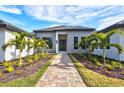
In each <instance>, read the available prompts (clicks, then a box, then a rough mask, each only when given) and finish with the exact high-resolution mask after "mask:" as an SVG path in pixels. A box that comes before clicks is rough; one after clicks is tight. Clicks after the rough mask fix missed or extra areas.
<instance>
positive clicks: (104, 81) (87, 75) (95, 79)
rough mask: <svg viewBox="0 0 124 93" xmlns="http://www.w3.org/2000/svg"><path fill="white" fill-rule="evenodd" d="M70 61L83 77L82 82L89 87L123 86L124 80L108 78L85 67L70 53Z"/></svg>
mask: <svg viewBox="0 0 124 93" xmlns="http://www.w3.org/2000/svg"><path fill="white" fill-rule="evenodd" d="M70 58H71V59H72V62H73V63H74V65H75V67H76V68H77V70H78V72H79V73H80V75H81V77H82V78H83V80H84V82H85V83H86V85H87V86H89V87H124V80H121V79H116V78H108V77H106V76H104V75H102V74H99V73H96V72H94V71H92V70H89V69H87V68H86V67H85V66H84V65H83V64H81V63H80V62H79V61H78V60H77V59H75V58H74V57H73V56H72V55H70Z"/></svg>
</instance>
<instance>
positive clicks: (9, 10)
mask: <svg viewBox="0 0 124 93" xmlns="http://www.w3.org/2000/svg"><path fill="white" fill-rule="evenodd" d="M0 11H3V12H7V13H14V14H21V13H22V12H21V10H20V9H18V8H15V7H8V6H2V5H1V6H0Z"/></svg>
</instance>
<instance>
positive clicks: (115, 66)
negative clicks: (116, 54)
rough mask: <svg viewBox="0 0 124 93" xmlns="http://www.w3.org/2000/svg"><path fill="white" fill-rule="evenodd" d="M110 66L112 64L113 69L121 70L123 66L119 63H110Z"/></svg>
mask: <svg viewBox="0 0 124 93" xmlns="http://www.w3.org/2000/svg"><path fill="white" fill-rule="evenodd" d="M111 64H112V66H113V67H114V68H115V69H121V68H123V65H122V64H121V63H120V62H117V61H112V62H111Z"/></svg>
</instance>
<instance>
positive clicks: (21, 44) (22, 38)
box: [2, 32, 29, 65]
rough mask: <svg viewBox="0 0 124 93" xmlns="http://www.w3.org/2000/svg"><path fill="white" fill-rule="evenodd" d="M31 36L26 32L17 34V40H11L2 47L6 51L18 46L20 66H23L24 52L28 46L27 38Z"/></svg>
mask: <svg viewBox="0 0 124 93" xmlns="http://www.w3.org/2000/svg"><path fill="white" fill-rule="evenodd" d="M28 36H29V34H28V33H26V32H23V33H19V34H15V39H10V40H9V41H8V42H7V43H6V44H4V45H3V46H2V49H3V50H4V51H5V50H6V48H7V47H9V46H10V47H11V46H13V45H14V46H16V48H18V49H19V65H22V51H23V49H24V48H25V46H26V42H27V40H26V37H28Z"/></svg>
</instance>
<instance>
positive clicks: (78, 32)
mask: <svg viewBox="0 0 124 93" xmlns="http://www.w3.org/2000/svg"><path fill="white" fill-rule="evenodd" d="M112 29H119V30H121V31H124V20H122V21H120V22H118V23H116V24H114V25H111V26H109V27H107V28H105V29H103V30H101V31H99V32H104V33H106V32H108V31H110V30H112ZM94 31H95V29H94V28H90V27H83V26H65V25H62V26H55V27H49V28H45V29H38V30H33V32H34V33H35V35H36V37H37V38H41V39H44V40H47V44H48V46H49V48H48V49H44V51H48V52H52V53H73V52H79V51H82V50H83V49H81V48H80V47H78V46H77V43H78V42H80V41H81V39H83V37H84V36H86V35H90V34H91V33H92V32H94ZM13 32H18V33H20V32H25V31H24V30H23V29H20V28H18V27H16V26H14V25H12V24H10V23H8V22H5V21H3V20H0V40H1V43H0V61H3V60H12V59H17V58H18V55H19V49H16V47H15V46H12V47H8V48H7V49H6V51H3V50H2V49H1V47H2V45H4V44H5V43H7V42H8V41H9V40H10V39H12V38H15V35H14V34H13ZM27 38H28V39H31V37H27ZM110 43H119V44H121V45H122V46H123V47H124V36H123V35H118V34H115V35H113V36H111V38H110ZM26 48H27V47H25V49H23V53H22V56H23V57H25V56H27V55H32V54H33V53H34V50H33V49H31V50H30V51H29V52H27V51H26V50H27V49H26ZM102 52H103V51H102V49H101V48H100V47H99V48H98V49H95V50H94V52H93V54H95V55H100V56H102ZM107 57H108V58H112V59H116V60H121V61H124V53H122V54H120V55H118V51H117V49H116V48H114V47H110V48H108V49H107Z"/></svg>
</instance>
